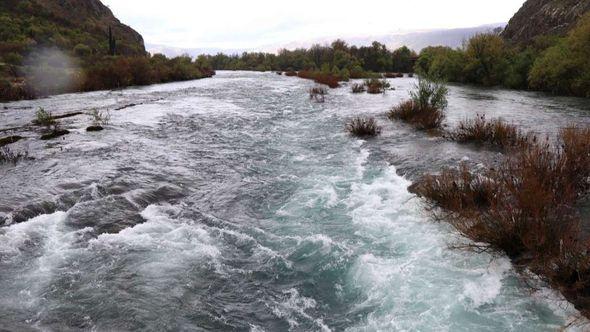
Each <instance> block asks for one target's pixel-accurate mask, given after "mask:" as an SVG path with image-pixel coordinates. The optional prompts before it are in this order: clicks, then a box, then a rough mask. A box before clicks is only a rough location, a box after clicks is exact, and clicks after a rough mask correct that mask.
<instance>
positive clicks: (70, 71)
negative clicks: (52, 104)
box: [24, 48, 80, 96]
mask: <svg viewBox="0 0 590 332" xmlns="http://www.w3.org/2000/svg"><path fill="white" fill-rule="evenodd" d="M24 63H25V67H24V68H25V69H24V71H25V77H26V80H27V82H28V84H29V86H30V87H31V88H32V89H33V90H34V91H35V92H36V94H37V95H41V96H45V95H50V94H57V93H64V92H69V91H73V90H75V88H76V87H77V86H78V81H79V79H78V77H79V76H80V75H79V67H78V65H77V63H76V61H75V60H74V59H72V58H71V57H70V56H68V55H67V54H65V53H64V52H62V51H60V50H58V49H56V48H44V49H38V50H35V51H34V52H31V53H30V54H29V55H28V56H27V58H26V60H25V62H24Z"/></svg>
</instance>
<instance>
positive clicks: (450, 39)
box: [146, 23, 506, 56]
mask: <svg viewBox="0 0 590 332" xmlns="http://www.w3.org/2000/svg"><path fill="white" fill-rule="evenodd" d="M505 25H506V24H505V23H495V24H488V25H482V26H479V27H472V28H460V29H441V30H429V31H416V32H407V33H398V34H388V35H375V36H358V37H348V38H341V39H344V40H345V41H346V42H348V43H349V44H351V45H356V46H366V45H370V44H371V43H372V42H373V41H378V42H380V43H383V44H385V45H387V46H388V47H389V48H392V49H396V48H399V47H401V46H404V45H406V46H408V47H409V48H411V49H413V50H416V51H420V50H421V49H423V48H425V47H427V46H438V45H442V46H449V47H453V48H456V47H461V46H462V45H463V42H464V41H465V40H467V39H469V38H470V37H472V36H473V35H475V34H477V33H482V32H489V31H492V30H494V29H497V28H503V27H504V26H505ZM336 38H338V37H326V38H320V39H314V40H309V41H302V42H291V43H288V44H280V45H267V46H262V47H258V48H249V49H221V48H179V47H172V46H165V45H156V44H149V43H148V44H147V45H146V48H147V49H148V51H149V52H151V53H162V54H165V55H167V56H177V55H181V54H188V55H191V56H197V55H199V54H212V55H214V54H216V53H219V52H222V53H225V54H240V53H242V52H257V51H260V52H271V53H275V52H277V51H278V50H279V49H282V48H286V49H289V50H292V49H296V48H303V47H305V48H307V47H310V46H311V45H313V44H329V43H331V42H332V41H334V40H335V39H336Z"/></svg>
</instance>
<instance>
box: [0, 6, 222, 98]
mask: <svg viewBox="0 0 590 332" xmlns="http://www.w3.org/2000/svg"><path fill="white" fill-rule="evenodd" d="M213 74H214V72H213V71H212V70H211V69H210V68H209V66H208V65H207V63H206V62H205V61H204V59H200V60H199V61H193V60H192V59H191V58H190V57H178V58H174V59H168V58H166V57H165V56H163V55H154V56H151V55H149V54H147V53H146V51H145V47H144V42H143V38H142V37H141V35H140V34H139V33H137V32H136V31H135V30H133V29H131V28H130V27H128V26H126V25H124V24H122V23H121V22H120V21H119V20H118V19H117V18H116V17H115V16H114V15H113V14H112V12H111V11H110V9H108V8H107V7H106V6H104V5H103V4H102V3H101V2H100V1H99V0H3V1H2V2H0V101H9V100H18V99H25V98H36V97H42V96H46V95H50V94H57V93H64V92H74V91H90V90H97V89H112V88H120V87H125V86H129V85H144V84H151V83H162V82H170V81H176V80H188V79H196V78H202V77H209V76H211V75H213Z"/></svg>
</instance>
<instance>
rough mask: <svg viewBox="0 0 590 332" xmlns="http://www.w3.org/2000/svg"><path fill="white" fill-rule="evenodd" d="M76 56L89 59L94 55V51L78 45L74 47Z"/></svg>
mask: <svg viewBox="0 0 590 332" xmlns="http://www.w3.org/2000/svg"><path fill="white" fill-rule="evenodd" d="M74 54H76V55H77V56H79V57H87V56H89V55H91V54H92V49H91V48H90V47H89V46H87V45H84V44H78V45H76V46H74Z"/></svg>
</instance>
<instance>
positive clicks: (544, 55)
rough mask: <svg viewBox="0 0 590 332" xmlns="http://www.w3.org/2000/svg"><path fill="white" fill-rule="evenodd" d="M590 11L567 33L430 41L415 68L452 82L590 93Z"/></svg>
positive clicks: (578, 94) (589, 94)
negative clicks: (457, 43)
mask: <svg viewBox="0 0 590 332" xmlns="http://www.w3.org/2000/svg"><path fill="white" fill-rule="evenodd" d="M589 40H590V13H588V14H586V15H585V16H584V17H583V18H582V19H581V20H580V22H579V23H578V25H577V26H576V27H575V28H574V29H572V31H570V33H569V34H568V36H567V37H564V38H559V37H555V36H539V37H537V38H535V39H534V40H533V42H531V43H529V44H528V45H510V44H507V43H505V42H504V41H503V40H502V38H501V37H499V36H498V35H496V34H494V33H487V34H478V35H476V36H474V37H472V38H471V39H470V40H469V41H468V42H467V43H466V46H465V47H464V48H462V49H451V48H448V47H427V48H425V49H423V50H422V51H421V52H420V56H419V57H418V59H417V61H416V66H415V70H416V72H418V73H420V74H421V75H423V76H428V77H433V78H438V79H443V80H447V81H451V82H465V83H474V84H482V85H488V86H490V85H502V86H505V87H508V88H514V89H534V90H542V91H547V92H550V93H554V94H562V95H575V96H581V97H590V41H589Z"/></svg>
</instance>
